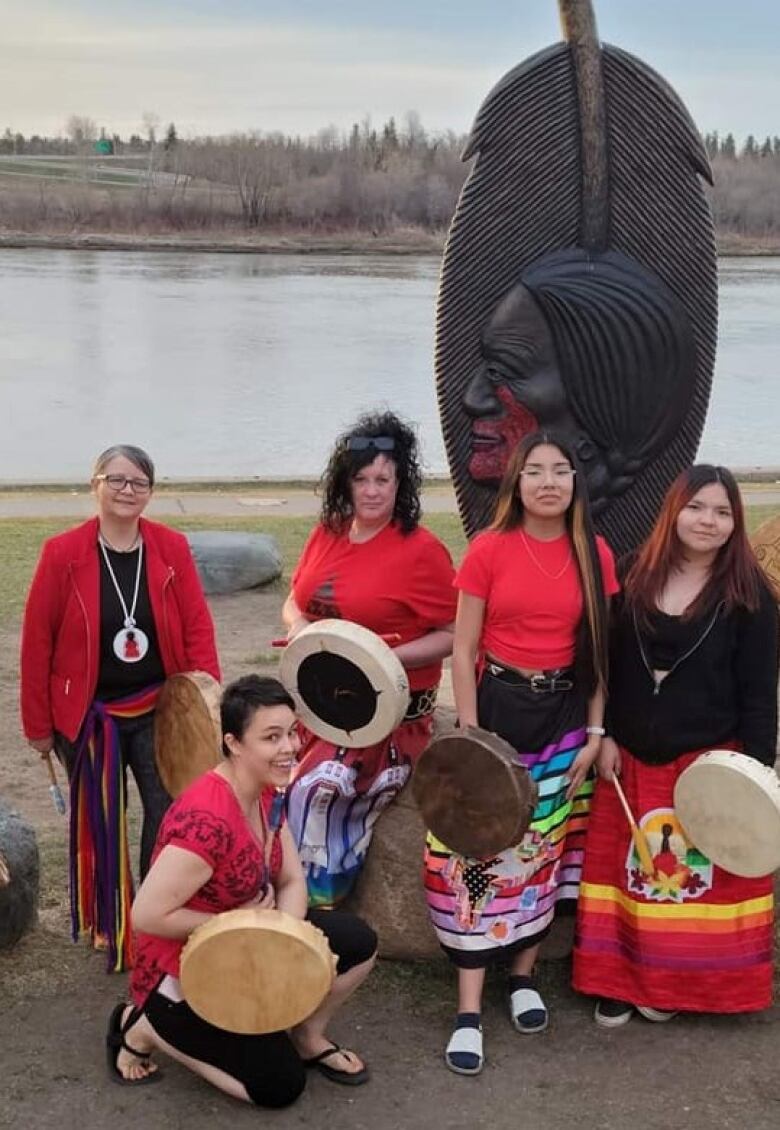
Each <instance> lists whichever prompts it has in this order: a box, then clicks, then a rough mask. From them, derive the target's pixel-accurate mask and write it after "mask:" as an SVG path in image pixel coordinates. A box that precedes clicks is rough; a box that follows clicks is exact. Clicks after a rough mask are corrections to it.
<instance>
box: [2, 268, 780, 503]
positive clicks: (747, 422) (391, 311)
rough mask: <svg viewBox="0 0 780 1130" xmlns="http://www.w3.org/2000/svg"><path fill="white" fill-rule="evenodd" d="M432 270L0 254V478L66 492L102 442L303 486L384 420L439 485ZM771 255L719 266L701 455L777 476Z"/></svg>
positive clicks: (779, 286)
mask: <svg viewBox="0 0 780 1130" xmlns="http://www.w3.org/2000/svg"><path fill="white" fill-rule="evenodd" d="M438 270H439V262H438V259H437V258H435V257H432V256H403V257H400V256H382V255H378V256H365V255H364V256H361V255H350V256H328V255H305V256H304V255H295V256H278V255H239V254H203V253H198V252H186V253H185V252H182V253H155V252H131V253H123V252H111V251H94V252H93V251H48V250H4V251H0V319H1V322H0V385H1V387H2V391H3V400H2V406H3V411H2V413H1V414H0V481H3V482H10V481H13V482H20V481H22V482H44V481H46V482H51V481H79V480H83V479H84V478H85V477H86V476H87V475H88V470H89V466H90V463H91V460H92V458H93V456H94V455H95V454H96V453H97V452H98V451H99V450H101V449H102V448H103V447H106V446H108V445H109V444H110V443H116V442H122V441H124V442H130V443H137V444H139V445H140V446H142V447H145V448H147V449H148V450H149V452H150V453H151V454H152V456H153V457H154V459H155V461H156V462H157V465H158V471H159V474H160V476H161V477H164V478H168V477H170V478H198V479H203V478H205V479H208V478H232V477H241V478H251V477H255V476H257V477H260V478H298V477H306V476H313V475H317V474H319V472H320V470H321V469H322V466H323V462H324V459H325V456H326V453H327V451H328V448H329V446H330V444H331V442H332V439H333V437H334V435H335V434H336V432H337V431H338V430H340V429H341V428H342V427H343V426H345V425H348V424H349V423H350V422H351V421H352V420H353V419H354V417H355V416H356V414H357V413H358V412H359V411H361V410H363V409H367V408H373V407H375V406H377V405H388V406H391V407H393V408H394V409H396V410H398V411H399V412H401V413H403V414H404V415H405V416H407V417H409V418H411V419H412V420H414V421H416V422H417V424H418V425H419V429H420V436H421V440H422V446H423V453H424V457H425V464H426V469H427V470H428V471H429V472H431V473H443V472H446V469H447V466H446V458H445V455H444V447H443V444H442V439H441V434H440V430H439V423H438V411H437V406H436V399H435V394H434V386H433V376H432V356H433V329H434V303H435V294H436V285H437V278H438ZM778 374H780V258H762V259H759V258H756V259H747V258H744V259H740V258H734V259H725V260H722V261H721V264H720V337H719V346H718V363H717V368H716V375H715V382H714V386H713V395H712V400H711V404H710V412H709V416H708V420H707V425H706V429H705V433H704V437H703V440H702V444H701V448H700V452H699V455H700V458H703V459H708V460H712V461H716V462H722V463H727V464H730V465H732V466H735V467H754V466H762V465H763V466H776V465H780V454H778V449H777V442H776V434H777V432H778V428H779V427H780V386H779V385H778V381H777V375H778Z"/></svg>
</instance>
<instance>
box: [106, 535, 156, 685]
mask: <svg viewBox="0 0 780 1130" xmlns="http://www.w3.org/2000/svg"><path fill="white" fill-rule="evenodd" d="M107 544H108V543H107V542H106V541H105V539H104V537H103V535H102V534H100V535H99V536H98V545H99V546H100V552H101V553H102V554H103V560H104V561H105V563H106V568H107V569H108V575H109V577H110V578H111V583H112V584H113V586H114V590H115V592H116V595H117V597H118V598H119V603H120V605H121V606H122V611H123V612H124V614H125V618H124V626H123V627H121V628H120V629H119V631H118V632H117V633H116V635H115V636H114V639H113V644H112V646H113V649H114V655H115V656H116V657H117V659H120V660H121V661H122V663H138V662H139V660H141V659H143V657H144V656H145V655H146V653H147V651H148V650H149V637H148V636H147V634H146V632H144V631H142V630H141V629H140V628H139V627H137V626H136V622H135V610H136V606H137V604H138V593H139V591H140V588H141V572H142V570H143V563H144V543H143V538H140V540H139V542H138V565H137V567H136V571H135V586H134V588H133V602H132V604H131V605H130V607H129V608H128V607H127V601H126V600H125V598H124V595H123V593H122V590H121V588H120V587H119V582H118V581H117V579H116V574H115V572H114V569H113V566H112V565H111V560H110V558H109V556H108V550H107V548H106V546H107Z"/></svg>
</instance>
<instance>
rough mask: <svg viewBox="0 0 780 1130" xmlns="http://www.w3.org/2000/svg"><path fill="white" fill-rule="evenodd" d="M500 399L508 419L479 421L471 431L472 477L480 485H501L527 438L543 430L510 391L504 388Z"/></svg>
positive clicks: (499, 390) (500, 387) (498, 390)
mask: <svg viewBox="0 0 780 1130" xmlns="http://www.w3.org/2000/svg"><path fill="white" fill-rule="evenodd" d="M496 396H497V397H498V399H499V400H500V401H501V403H502V405H503V406H504V409H505V411H504V415H503V416H499V417H498V418H497V419H482V420H475V421H474V426H473V427H472V430H471V459H470V460H469V473H470V475H471V477H472V478H473V479H475V480H476V482H478V483H480V482H498V481H499V480H500V479H501V476H502V475H503V473H504V469H505V468H506V465H507V461H508V460H509V456H510V455H511V454H512V452H513V451H514V449H515V447H516V446H517V444H518V443H519V442H520V440H521V439H522V438H523V436H526V435H529V434H530V433H531V432H535V431H538V429H539V425H538V424H537V422H536V417H535V416H534V415H532V413H531V412H529V411H528V409H527V408H526V407H525V405H524V404H520V403H519V401H517V400H515V398H514V397H513V396H512V393H511V392H510V391H509V389H508V388H506V387H505V386H504V385H500V386H499V387H498V388H497V389H496Z"/></svg>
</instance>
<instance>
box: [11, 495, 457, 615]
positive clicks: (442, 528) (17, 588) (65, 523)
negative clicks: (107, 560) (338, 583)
mask: <svg viewBox="0 0 780 1130" xmlns="http://www.w3.org/2000/svg"><path fill="white" fill-rule="evenodd" d="M165 521H166V524H167V525H170V526H173V527H175V529H177V530H249V531H253V532H255V533H259V532H262V533H266V534H271V535H272V536H273V537H275V538H276V539H277V541H278V543H279V548H280V549H281V551H282V557H283V560H284V563H285V570H284V578H283V582H286V581H288V580H289V576H290V572H291V570H292V567H293V566H294V564H295V562H296V561H297V560H298V555H299V554H300V552H301V549H302V547H303V543H304V541H305V540H306V538H307V536H308V534H309V532H310V530H311V528H312V525H313V520H312V519H311V518H309V517H302V518H287V517H284V518H283V517H276V516H271V517H263V519H262V520H258V519H257V518H256V517H252V518H187V519H186V520H184V521H179V520H177V519H174V520H165ZM75 524H76V523H75V522H74V521H73V519H60V518H5V519H2V520H0V561H2V562H3V568H2V570H0V625H6V624H8V623H9V622H10V621H12V620H13V619H14V618H15V617H17V616H19V615H20V614H21V611H22V608H23V607H24V599H25V596H26V593H27V587H28V585H29V583H30V577H31V576H32V572H33V569H34V568H35V562H36V561H37V559H38V554H39V553H40V549H41V544H42V542H43V541H44V539H45V538H49V537H51V536H52V535H53V534H58V533H60V532H61V531H62V530H67V529H69V528H71V527H72V526H74V525H75ZM425 524H426V525H427V526H428V527H429V529H431V530H433V532H434V533H435V534H437V535H438V536H439V537H440V538H441V539H442V541H444V542H445V543H446V544H447V545H448V546H449V548H450V551H451V553H452V555H453V558H454V559H455V560H456V561H459V560H460V558H461V557H462V555H463V550H464V549H465V547H466V537H465V534H464V533H463V530H462V528H461V525H460V520H459V518H458V517H457V516H456V515H455V514H431V515H430V517H429V518H428V519H426V523H425ZM282 587H284V586H282Z"/></svg>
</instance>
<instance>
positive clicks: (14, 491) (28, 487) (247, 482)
mask: <svg viewBox="0 0 780 1130" xmlns="http://www.w3.org/2000/svg"><path fill="white" fill-rule="evenodd" d="M729 470H730V471H731V472H732V474H733V475H734V477H735V478H736V479H737V481H738V482H740V483H746V484H750V485H751V486H755V487H761V486H764V487H774V486H776V485H779V484H780V466H778V467H729ZM319 482H320V479H319V477H318V476H317V477H315V476H302V477H301V478H295V479H290V478H278V479H277V478H274V477H273V476H262V477H257V478H242V477H237V478H230V477H229V476H227V477H223V476H219V477H215V478H198V479H192V478H187V477H182V478H176V477H171V478H161V479H158V480H157V481H156V483H155V488H154V493H155V494H156V495H158V496H159V495H161V494H222V493H225V494H235V493H236V492H241V491H254V492H256V493H260V494H267V493H272V494H273V493H275V494H278V493H280V492H282V493H285V492H287V493H290V492H292V493H296V494H297V493H316V492H317V487H318V485H319ZM423 490H425V491H428V492H433V493H442V492H446V493H453V492H454V487H453V485H452V479H451V478H450V476H449V475H447V474H439V475H436V474H433V475H425V476H424V478H423ZM36 494H37V495H57V494H69V495H74V494H85V495H88V494H90V487H89V483H88V482H86V481H85V480H84V479H47V480H42V481H41V482H23V481H20V480H14V479H2V478H0V498H2V497H9V496H10V497H15V496H18V495H36Z"/></svg>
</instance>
